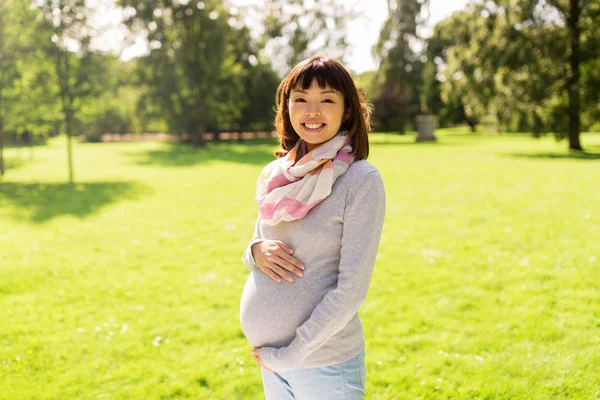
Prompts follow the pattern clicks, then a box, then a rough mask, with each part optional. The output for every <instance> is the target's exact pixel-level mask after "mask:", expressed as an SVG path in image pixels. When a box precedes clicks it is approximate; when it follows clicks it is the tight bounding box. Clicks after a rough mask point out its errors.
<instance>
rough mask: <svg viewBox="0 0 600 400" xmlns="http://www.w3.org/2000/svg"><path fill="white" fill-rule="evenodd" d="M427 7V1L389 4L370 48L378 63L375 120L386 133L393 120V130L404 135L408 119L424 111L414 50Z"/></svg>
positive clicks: (420, 67)
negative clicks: (381, 124)
mask: <svg viewBox="0 0 600 400" xmlns="http://www.w3.org/2000/svg"><path fill="white" fill-rule="evenodd" d="M427 5H428V1H419V0H388V19H387V20H386V21H385V23H384V25H383V27H382V29H381V33H380V35H379V41H378V42H377V44H376V45H375V46H374V47H373V55H374V56H375V58H376V59H378V60H379V62H380V68H379V72H378V74H377V77H376V82H377V86H378V87H379V88H380V90H379V92H378V93H377V94H376V97H375V99H374V103H375V106H376V107H375V119H376V120H380V121H383V122H384V127H385V128H388V129H390V128H393V127H392V126H390V125H389V122H388V123H385V122H386V121H390V120H395V121H394V125H395V127H396V128H398V130H400V131H401V132H403V131H404V126H405V124H406V122H407V120H408V118H409V117H412V116H414V115H416V114H417V113H419V111H420V110H421V109H423V108H425V106H424V102H422V101H421V99H420V98H419V91H420V87H421V85H422V76H423V75H422V73H423V60H422V59H421V55H420V54H419V53H418V52H417V51H416V50H415V49H414V48H413V47H414V46H415V44H417V43H421V44H422V42H421V38H420V37H419V35H418V34H417V27H418V26H419V25H420V24H422V23H423V22H424V21H425V14H424V13H423V12H422V11H424V10H425V7H427ZM411 45H412V46H413V47H411Z"/></svg>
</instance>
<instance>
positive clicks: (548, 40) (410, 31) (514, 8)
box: [0, 0, 600, 149]
mask: <svg viewBox="0 0 600 400" xmlns="http://www.w3.org/2000/svg"><path fill="white" fill-rule="evenodd" d="M1 7H2V12H1V16H0V59H1V60H2V63H1V70H0V146H2V144H4V145H7V146H8V145H12V144H18V143H19V142H29V141H43V140H44V139H45V138H47V137H51V136H55V135H59V134H61V133H66V134H67V135H77V136H80V135H82V136H83V139H84V140H86V141H101V140H110V139H111V138H115V137H114V136H105V135H106V134H111V135H115V134H116V135H123V134H142V133H168V134H173V135H177V140H185V141H188V142H190V143H193V144H195V145H197V146H202V145H203V143H204V141H205V140H215V139H217V140H218V139H219V138H220V134H221V133H222V132H270V131H271V129H272V126H271V121H272V118H273V105H274V95H273V93H274V92H275V88H276V86H277V84H278V82H279V81H280V79H281V78H282V77H283V76H284V74H285V73H286V72H287V71H288V70H289V69H290V68H291V66H293V65H295V64H296V63H297V62H298V61H300V60H302V59H304V58H306V57H308V56H310V55H314V54H322V55H326V56H330V57H334V58H337V59H339V60H341V61H342V62H343V63H345V65H347V66H348V68H349V69H351V70H352V71H353V72H354V73H355V74H356V76H357V77H358V79H359V82H360V85H361V87H362V88H363V89H364V90H365V92H366V93H367V96H368V99H369V101H370V102H371V103H372V104H374V105H375V115H374V121H375V129H376V130H379V131H394V132H399V133H404V132H405V131H407V130H410V129H413V127H414V120H415V116H416V115H418V114H433V115H435V116H436V117H437V122H438V126H439V127H450V126H455V125H457V124H466V125H468V126H469V127H470V129H472V130H473V131H474V132H475V131H477V130H478V129H483V130H485V131H489V132H517V131H518V132H527V133H530V134H532V135H535V136H540V135H545V134H549V133H551V134H553V135H556V136H557V137H558V138H568V139H569V147H570V148H571V149H581V144H580V142H579V133H580V132H581V131H586V130H591V131H594V130H598V129H600V126H599V125H598V122H597V121H598V117H599V115H600V106H599V101H598V100H599V99H598V96H599V93H600V90H599V89H600V58H599V57H598V54H600V34H599V33H598V30H597V29H595V27H596V25H597V23H598V21H599V13H600V11H599V7H600V5H599V2H598V1H592V0H588V1H575V2H569V1H546V0H540V1H529V0H527V1H525V0H523V1H515V0H511V1H508V0H507V1H500V0H497V1H471V2H469V1H467V0H454V1H442V0H431V1H423V0H419V1H417V0H414V1H407V0H405V1H400V0H397V1H396V0H388V1H385V0H376V1H370V2H366V1H356V0H355V1H326V2H325V1H318V0H307V1H299V0H297V1H295V0H289V1H288V0H284V1H270V0H265V1H260V0H228V1H209V0H207V1H192V0H164V1H154V0H148V1H142V0H87V1H84V0H35V1H33V2H32V1H29V0H4V1H3V2H2V5H1ZM207 134H210V135H207ZM116 139H118V138H115V140H116ZM0 148H1V147H0Z"/></svg>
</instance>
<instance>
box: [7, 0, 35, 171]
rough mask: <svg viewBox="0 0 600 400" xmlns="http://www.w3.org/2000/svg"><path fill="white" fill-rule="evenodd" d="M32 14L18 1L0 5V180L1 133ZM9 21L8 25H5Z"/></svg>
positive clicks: (13, 99) (25, 50)
mask: <svg viewBox="0 0 600 400" xmlns="http://www.w3.org/2000/svg"><path fill="white" fill-rule="evenodd" d="M32 21H33V17H32V13H31V12H29V10H28V9H27V7H26V2H25V1H22V0H6V1H3V2H2V3H0V177H2V176H4V173H5V166H4V133H5V132H4V130H5V127H6V122H7V121H6V120H7V116H8V112H9V110H10V108H11V106H14V103H15V102H16V101H17V99H18V96H16V93H15V92H16V86H17V84H18V81H19V79H20V77H21V73H22V64H23V63H22V62H20V60H21V59H22V58H23V57H24V56H25V54H26V53H27V48H26V42H27V34H28V30H27V29H26V25H29V23H31V22H32ZM9 22H10V23H9Z"/></svg>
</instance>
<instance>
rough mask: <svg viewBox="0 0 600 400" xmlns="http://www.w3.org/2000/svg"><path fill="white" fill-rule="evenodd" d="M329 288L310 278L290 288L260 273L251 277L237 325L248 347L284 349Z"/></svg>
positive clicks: (328, 285) (257, 272) (255, 273)
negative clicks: (249, 345) (240, 327)
mask: <svg viewBox="0 0 600 400" xmlns="http://www.w3.org/2000/svg"><path fill="white" fill-rule="evenodd" d="M315 278H316V277H315ZM330 284H331V283H329V284H328V282H326V281H325V280H323V279H322V277H321V279H317V280H316V281H315V280H314V279H311V276H310V274H306V275H305V277H304V278H302V279H295V280H294V283H293V284H289V283H286V282H283V283H280V284H279V283H276V282H274V281H273V280H271V278H269V277H268V276H266V275H265V274H264V273H263V272H261V271H259V270H257V271H256V272H253V273H252V274H250V276H249V277H248V280H247V281H246V286H245V287H244V292H243V293H242V300H241V304H240V321H241V324H242V329H243V330H244V334H245V335H246V337H247V338H248V341H249V342H250V344H251V345H252V346H255V347H264V346H269V347H277V348H278V347H284V346H287V345H288V344H289V343H290V342H291V341H292V340H293V339H294V337H295V336H296V329H297V328H298V327H299V326H300V325H302V323H304V321H306V320H307V319H308V318H309V317H310V315H311V313H312V311H313V310H314V308H315V307H316V306H317V304H319V302H320V301H321V299H322V298H323V296H324V295H325V293H327V291H328V290H329V288H330Z"/></svg>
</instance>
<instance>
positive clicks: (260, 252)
mask: <svg viewBox="0 0 600 400" xmlns="http://www.w3.org/2000/svg"><path fill="white" fill-rule="evenodd" d="M251 250H252V257H254V262H255V263H256V266H257V267H258V268H259V269H260V270H261V271H262V272H264V273H265V274H266V275H267V276H268V277H269V278H271V279H273V280H274V281H275V282H277V283H281V278H283V279H285V280H286V281H288V282H289V283H293V282H294V279H292V277H291V276H290V274H289V273H288V272H291V273H293V274H294V275H296V276H297V277H298V278H302V271H304V265H302V263H301V262H300V261H298V260H297V259H296V258H294V257H293V256H292V254H293V253H294V250H292V249H290V248H289V247H288V246H287V245H286V244H285V243H283V242H282V241H281V240H263V241H260V242H258V243H254V244H253V245H252V247H251Z"/></svg>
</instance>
